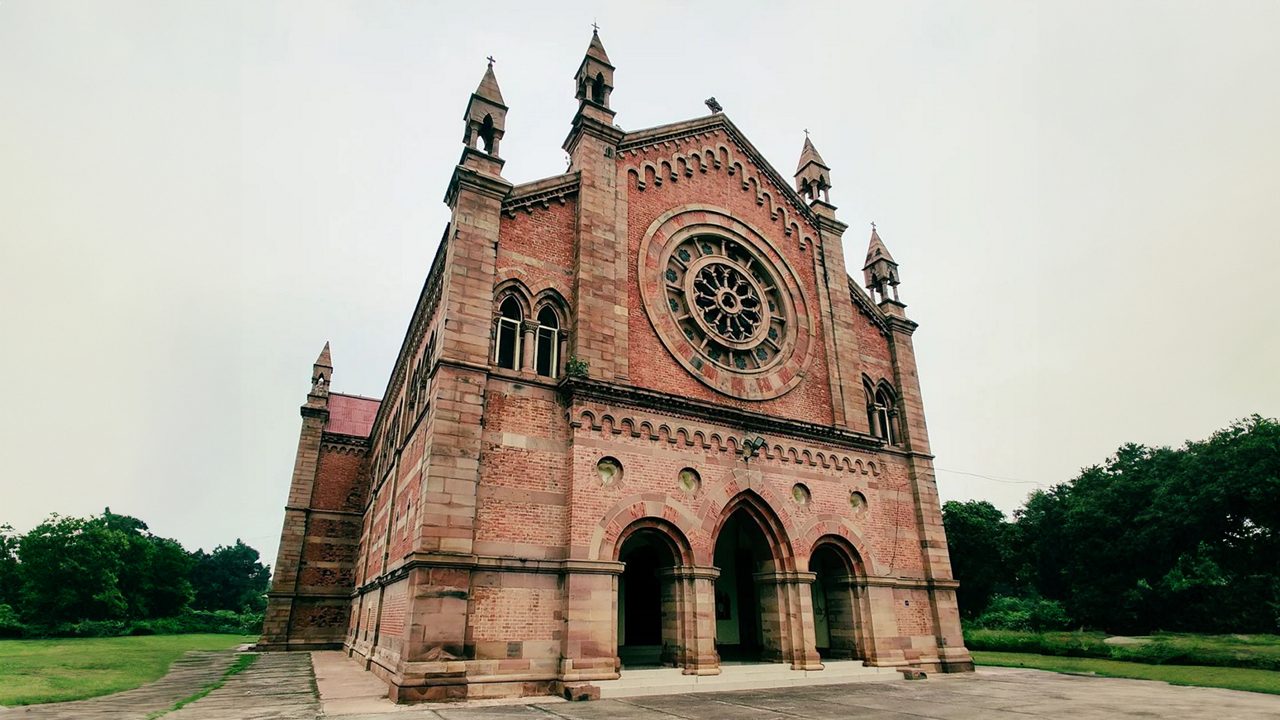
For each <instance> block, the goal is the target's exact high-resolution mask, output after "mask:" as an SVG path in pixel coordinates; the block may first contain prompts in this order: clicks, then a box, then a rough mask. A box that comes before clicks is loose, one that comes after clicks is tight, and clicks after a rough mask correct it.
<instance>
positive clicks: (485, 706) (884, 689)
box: [0, 652, 1280, 720]
mask: <svg viewBox="0 0 1280 720" xmlns="http://www.w3.org/2000/svg"><path fill="white" fill-rule="evenodd" d="M189 670H190V668H188V667H184V666H181V665H179V666H177V667H175V670H174V671H173V672H172V673H171V676H173V677H174V678H175V679H176V678H179V677H181V676H182V675H183V674H185V673H187V672H188V671H189ZM168 679H169V676H166V678H165V680H168ZM165 680H161V681H157V683H153V684H152V685H149V686H146V687H144V688H139V689H138V690H135V691H130V692H127V693H119V694H117V695H113V696H107V697H105V698H98V699H96V700H92V701H81V702H74V703H59V704H52V705H43V706H33V707H29V708H8V709H0V718H3V719H4V720H8V719H9V718H56V719H59V720H61V719H63V718H66V719H67V720H71V719H72V718H75V719H76V720H81V719H84V720H95V719H97V718H102V719H104V720H105V719H111V720H115V719H117V718H119V719H121V720H123V719H124V718H139V719H142V718H146V717H148V716H149V715H150V714H151V713H153V712H155V711H157V710H161V709H163V708H162V707H160V706H159V705H160V704H161V703H162V702H164V701H165V699H167V698H168V697H169V695H168V694H165V695H164V697H163V698H162V697H160V695H159V694H157V687H158V688H164V687H166V685H165V684H164V683H165ZM370 680H371V678H370V677H369V676H368V675H367V673H364V672H363V671H361V670H360V669H359V666H358V665H357V664H355V663H353V662H351V661H350V660H348V659H346V658H345V657H343V656H342V655H341V654H340V653H316V654H315V655H314V658H313V656H311V655H308V654H306V653H297V652H295V653H265V654H263V655H262V657H260V658H258V660H257V662H255V663H254V664H253V665H252V666H250V667H249V668H248V669H246V670H245V671H243V672H241V673H240V674H238V675H234V676H232V677H230V678H228V679H227V681H226V683H225V684H224V685H223V686H222V687H221V688H219V689H217V690H214V691H213V692H212V693H210V694H209V695H208V696H206V697H204V698H202V699H201V700H198V701H196V702H194V703H191V704H189V705H187V706H185V707H183V708H182V709H181V710H177V711H173V712H169V713H167V714H164V715H163V718H164V720H313V719H314V720H319V719H321V718H341V719H342V720H523V719H525V718H528V719H530V720H535V719H536V720H556V719H557V718H558V719H560V720H669V719H671V718H682V719H686V720H687V719H690V718H707V719H708V720H766V719H770V720H772V719H774V718H813V719H814V720H847V719H848V718H871V719H874V720H908V719H910V720H928V719H931V718H936V719H937V720H970V719H973V720H979V719H981V720H1014V719H1017V720H1030V719H1033V718H1068V717H1069V718H1072V719H1073V720H1103V719H1106V720H1111V719H1113V718H1121V719H1123V718H1153V717H1158V718H1169V719H1173V720H1181V719H1191V718H1196V719H1198V718H1212V719H1213V720H1226V719H1228V718H1231V719H1233V720H1234V719H1238V720H1254V719H1255V718H1256V719H1257V720H1263V719H1266V720H1274V718H1277V717H1280V696H1275V695H1264V694H1260V693H1249V692H1239V691H1234V690H1219V689H1215V688H1197V687H1177V686H1173V685H1167V684H1165V683H1159V682H1150V681H1145V680H1120V679H1109V678H1096V677H1084V676H1078V675H1061V674H1057V673H1050V672H1042V671H1039V670H1021V669H1012V668H985V667H984V668H979V669H978V671H977V673H975V674H972V675H941V676H939V675H934V676H930V677H929V679H927V680H918V681H910V682H908V681H902V680H896V681H891V682H874V681H870V682H869V681H864V682H858V683H852V684H848V685H817V686H799V687H796V686H792V687H782V688H776V689H768V690H737V691H730V692H717V693H700V694H684V695H652V696H645V697H630V698H617V699H606V700H598V701H593V702H575V703H570V702H565V701H563V700H559V699H557V698H548V697H531V698H524V699H522V700H510V699H508V700H488V701H484V700H480V701H470V702H463V703H454V704H435V705H395V704H394V703H392V702H391V701H390V700H388V699H387V698H386V697H385V692H386V686H385V685H383V684H381V683H378V682H370ZM184 684H186V683H184ZM317 685H318V686H319V689H318V690H317ZM147 698H151V699H150V700H149V701H148V700H146V699H147ZM168 702H172V700H169V701H168Z"/></svg>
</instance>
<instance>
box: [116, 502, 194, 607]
mask: <svg viewBox="0 0 1280 720" xmlns="http://www.w3.org/2000/svg"><path fill="white" fill-rule="evenodd" d="M94 522H98V523H101V524H102V525H103V526H104V527H105V528H107V529H108V530H109V531H111V532H114V533H118V534H119V535H120V537H121V539H122V542H123V546H122V550H121V553H120V572H119V575H118V578H117V583H118V586H119V588H120V592H121V594H122V595H123V596H124V598H125V602H126V603H127V604H128V616H129V617H130V618H133V619H144V618H156V617H171V616H173V615H176V614H178V613H179V612H181V611H182V610H183V608H185V607H186V606H187V604H188V603H189V602H190V601H191V598H192V596H193V595H194V593H193V590H192V587H191V581H190V580H189V579H188V576H189V575H190V573H191V568H192V566H194V565H195V560H194V558H192V557H191V555H190V554H189V553H187V551H186V550H185V549H183V547H182V546H181V545H180V544H178V543H177V542H176V541H174V540H169V539H167V538H162V537H158V536H156V535H153V534H151V532H150V531H149V529H148V528H147V524H146V523H144V522H142V521H141V520H139V519H138V518H135V517H130V516H128V515H117V514H116V513H113V512H111V508H107V509H106V510H104V511H103V513H102V516H101V517H99V518H95V520H94Z"/></svg>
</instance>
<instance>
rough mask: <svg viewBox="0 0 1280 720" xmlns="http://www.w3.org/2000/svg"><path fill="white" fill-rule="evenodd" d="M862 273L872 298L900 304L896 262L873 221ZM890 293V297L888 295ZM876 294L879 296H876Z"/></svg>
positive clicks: (882, 301)
mask: <svg viewBox="0 0 1280 720" xmlns="http://www.w3.org/2000/svg"><path fill="white" fill-rule="evenodd" d="M862 275H863V278H864V279H865V280H866V285H867V291H868V292H870V293H871V299H872V300H877V301H878V302H881V303H884V302H892V303H896V304H899V305H901V304H902V303H901V302H899V301H898V263H897V262H896V261H895V260H894V259H893V256H892V255H890V254H889V248H888V247H886V246H885V244H884V241H883V240H881V239H880V233H879V232H877V231H876V224H875V223H871V242H870V243H869V244H868V245H867V260H866V263H864V264H863V266H862ZM890 288H892V290H890ZM891 293H892V295H893V297H892V298H890V297H889V295H890V294H891ZM877 294H878V295H879V298H877V297H876V296H877Z"/></svg>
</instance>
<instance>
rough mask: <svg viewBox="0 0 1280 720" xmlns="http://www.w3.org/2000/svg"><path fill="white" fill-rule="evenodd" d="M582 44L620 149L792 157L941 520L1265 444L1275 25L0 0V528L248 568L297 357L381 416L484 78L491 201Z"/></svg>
mask: <svg viewBox="0 0 1280 720" xmlns="http://www.w3.org/2000/svg"><path fill="white" fill-rule="evenodd" d="M593 20H598V21H599V23H600V26H601V37H602V38H603V40H604V43H605V46H606V48H607V49H608V52H609V55H610V57H611V59H612V60H613V62H614V64H616V65H617V67H618V70H617V78H616V84H617V89H616V90H615V92H614V93H613V98H612V100H613V106H614V108H615V109H616V110H617V111H618V118H617V121H618V123H619V124H620V125H622V126H623V127H624V128H626V129H629V130H632V129H639V128H643V127H648V126H652V125H656V124H661V123H666V122H672V121H677V120H682V119H687V118H690V117H694V116H699V115H702V114H705V112H706V109H705V107H704V106H703V104H702V100H703V99H704V98H706V97H708V96H711V95H714V96H716V98H718V99H719V101H720V102H721V103H722V104H723V106H724V108H725V112H726V113H727V114H728V115H729V117H731V118H732V119H733V121H734V122H735V123H737V124H738V126H739V127H740V128H742V130H743V131H744V132H745V133H746V134H747V135H748V136H749V137H750V138H751V140H752V142H753V143H755V145H756V146H757V147H758V148H759V149H760V150H761V151H762V152H763V153H764V154H765V156H766V157H768V158H769V159H770V160H771V161H772V162H773V163H774V165H775V166H776V167H777V168H778V169H779V170H780V171H781V172H782V174H783V175H784V176H787V177H789V176H790V174H791V171H792V170H793V169H794V167H795V163H796V159H797V157H798V156H799V151H800V146H801V143H802V141H803V134H802V130H803V129H804V128H809V129H810V130H811V131H812V133H813V139H814V142H815V144H816V145H817V146H818V148H819V150H820V151H821V152H822V155H823V157H824V158H825V159H826V160H827V162H828V163H829V164H830V165H831V166H832V168H833V179H834V182H835V187H834V188H833V190H832V201H833V202H834V203H835V204H837V205H838V206H839V207H840V210H839V216H840V217H841V218H842V219H843V220H845V221H846V222H848V223H849V224H850V226H851V229H850V230H849V233H848V235H847V237H846V240H847V249H846V251H847V254H848V256H849V258H851V260H855V261H857V260H860V259H861V258H862V256H863V254H864V253H865V247H866V245H865V243H866V237H867V228H868V223H869V222H870V221H872V220H874V221H876V223H877V224H878V226H879V228H880V232H881V235H882V236H883V238H884V240H885V242H886V243H887V244H888V245H889V247H890V249H891V250H892V252H893V254H894V255H895V257H896V258H897V259H898V261H899V262H900V263H901V265H902V270H901V272H902V278H903V285H902V288H901V290H902V297H903V300H904V301H906V302H907V303H908V304H909V306H910V307H909V310H908V312H909V314H910V315H911V317H913V318H914V319H915V320H917V321H918V322H920V323H921V327H920V330H919V331H918V332H917V334H916V348H917V354H918V358H919V362H920V370H921V373H922V382H923V386H924V391H925V403H926V408H927V413H928V421H929V429H930V434H931V438H932V441H933V447H934V450H935V452H936V454H937V463H938V465H939V467H940V468H944V469H947V470H949V471H943V472H941V473H940V475H939V487H940V490H941V492H942V494H943V497H944V498H945V499H965V498H985V499H989V500H991V501H992V502H994V503H995V504H996V505H997V506H999V507H1001V508H1002V509H1004V510H1006V511H1012V510H1013V509H1014V508H1015V507H1017V506H1018V505H1019V504H1020V502H1021V501H1022V499H1023V497H1025V495H1026V493H1027V492H1028V491H1029V490H1030V489H1032V488H1034V487H1035V485H1033V484H1025V483H1042V484H1049V483H1054V482H1059V481H1063V480H1066V479H1068V478H1070V477H1071V476H1072V475H1073V474H1075V472H1077V471H1078V469H1079V468H1080V467H1082V466H1085V465H1088V464H1092V463H1095V462H1099V461H1101V460H1102V459H1103V458H1104V457H1105V456H1106V455H1107V454H1109V453H1110V452H1111V451H1113V450H1114V449H1115V448H1116V447H1117V446H1118V445H1119V444H1121V443H1123V442H1126V441H1134V442H1142V443H1148V444H1178V443H1181V442H1182V441H1183V440H1185V439H1187V438H1200V437H1204V436H1206V435H1207V434H1208V433H1210V432H1211V431H1213V430H1214V429H1216V428H1219V427H1222V426H1224V425H1226V424H1227V423H1229V422H1230V421H1231V420H1232V419H1234V418H1237V417H1240V416H1243V415H1246V414H1248V413H1252V412H1258V413H1262V414H1264V415H1270V416H1273V417H1274V416H1276V415H1280V380H1278V379H1277V369H1278V368H1280V331H1278V329H1277V320H1278V317H1280V300H1278V295H1277V291H1276V288H1275V282H1274V278H1275V276H1276V271H1277V269H1278V268H1280V131H1278V130H1277V128H1280V81H1278V80H1277V73H1278V71H1280V43H1277V42H1276V30H1277V28H1280V3H1276V2H1260V3H1245V2H1228V3H1221V2H1214V3H1210V2H1116V1H1114V0H1109V1H1107V2H1062V3H1048V2H1045V3H1034V2H1029V1H1022V0H1019V1H1017V2H967V3H954V2H937V3H925V2H913V3H912V2H909V3H885V2H872V3H825V4H824V3H816V2H808V3H803V4H782V3H772V2H770V3H746V2H722V3H698V4H692V3H634V2H631V3H620V4H617V5H613V4H608V3H603V2H596V3H573V4H569V3H501V2H499V3H494V2H486V3H477V4H463V3H427V2H365V3H335V2H314V3H267V2H245V3H232V2H200V3H197V2H172V1H170V0H157V1H156V2H112V3H105V2H102V3H98V2H89V1H88V0H85V1H83V2H53V1H48V0H29V1H26V0H0V303H2V307H3V311H2V312H0V347H2V348H3V350H4V351H3V352H2V353H0V373H2V375H3V378H4V380H5V382H6V385H7V387H6V389H5V391H4V396H3V397H4V400H3V402H0V443H3V444H2V445H0V452H3V455H4V457H5V463H4V466H3V470H0V522H4V521H8V522H11V523H13V524H14V525H15V526H17V527H18V529H20V530H26V529H28V528H30V527H31V526H32V525H34V524H35V523H37V522H38V521H39V520H40V519H41V518H43V517H44V516H46V515H47V514H48V513H51V512H55V511H56V512H59V513H62V514H76V515H85V514H91V513H96V512H99V511H100V510H101V509H102V508H103V507H104V506H107V505H109V506H111V508H112V510H114V511H117V512H124V513H129V514H132V515H136V516H138V517H140V518H142V519H143V520H145V521H146V522H147V523H149V524H150V525H151V527H152V529H153V530H155V531H156V532H158V533H160V534H162V535H166V536H171V537H174V538H177V539H178V540H180V541H182V542H183V543H184V544H186V545H187V546H188V547H191V548H194V547H198V546H203V547H206V548H208V547H212V546H213V545H216V544H219V543H229V542H232V541H233V540H234V539H235V538H236V537H242V538H244V539H245V541H246V542H249V543H250V544H252V545H254V546H256V547H258V548H259V549H260V550H261V551H262V553H263V555H264V556H265V557H266V558H268V559H270V558H271V557H272V556H273V555H274V552H275V547H276V543H277V541H278V538H279V531H280V522H281V518H282V507H283V504H284V500H285V495H286V491H287V488H288V484H289V477H290V471H291V468H292V464H293V455H294V450H295V445H296V441H297V433H298V428H299V423H300V418H299V416H298V406H299V405H300V404H301V403H302V402H303V400H304V399H305V394H306V390H307V387H308V381H309V378H310V369H311V362H312V361H313V360H314V358H315V356H316V355H317V353H318V352H319V350H320V347H321V346H322V345H323V344H324V342H325V340H331V341H332V343H333V358H334V362H335V365H336V368H335V385H334V386H335V389H337V390H340V391H345V392H354V393H358V394H364V395H373V396H380V395H381V393H382V390H383V387H384V385H385V382H386V377H387V374H388V373H389V372H390V368H391V364H392V362H393V361H394V359H395V353H396V351H397V350H398V348H399V345H400V341H401V339H402V334H403V331H404V328H405V325H406V323H407V322H408V318H409V313H410V311H411V309H412V306H413V303H414V301H415V299H416V297H417V294H418V291H419V289H420V288H421V285H422V281H423V278H424V276H425V274H426V270H427V265H428V263H429V262H430V259H431V257H432V254H433V251H434V249H435V246H436V243H437V241H438V240H439V238H440V235H441V233H442V231H443V229H444V226H445V223H446V222H447V219H448V212H447V208H446V207H445V205H444V204H443V202H442V201H441V198H442V197H443V194H444V190H445V187H446V184H447V183H448V180H449V176H450V173H451V171H452V167H453V165H454V164H455V163H456V162H457V159H458V156H459V154H460V151H461V145H460V140H461V137H462V123H461V117H462V111H463V108H464V107H465V104H466V101H467V97H468V95H469V93H470V92H471V91H472V90H473V89H474V87H475V85H476V83H478V82H479V79H480V76H481V74H482V73H483V71H484V57H485V56H486V55H488V54H490V53H492V54H493V55H495V56H496V57H497V58H498V64H497V66H496V71H497V75H498V80H499V82H500V84H501V86H502V91H503V94H504V96H505V98H506V100H507V103H508V105H510V107H511V111H510V114H509V116H508V126H507V133H506V137H505V138H504V140H503V143H502V150H503V154H504V156H505V157H506V159H507V166H506V171H505V174H506V177H507V178H508V179H510V180H512V181H515V182H523V181H527V180H533V179H536V178H540V177H545V176H548V175H554V174H557V173H559V172H561V171H563V169H564V167H565V160H564V155H563V153H562V152H561V150H560V144H561V142H562V141H563V139H564V136H565V134H566V133H567V131H568V128H569V121H570V119H571V118H572V115H573V111H574V108H575V103H574V101H573V87H572V74H573V72H574V70H575V69H576V67H577V64H578V62H579V61H580V60H581V58H582V55H583V53H584V51H585V50H586V46H587V42H588V40H589V38H590V24H591V22H592V21H593ZM856 269H857V268H855V270H856ZM951 471H963V472H967V473H977V474H981V475H986V476H992V477H998V478H1006V479H1016V480H1021V481H1025V482H1024V484H1014V483H1008V482H999V481H995V480H989V479H984V478H980V477H973V476H970V475H963V474H957V473H956V472H951Z"/></svg>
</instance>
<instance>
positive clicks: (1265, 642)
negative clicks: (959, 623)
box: [964, 628, 1280, 670]
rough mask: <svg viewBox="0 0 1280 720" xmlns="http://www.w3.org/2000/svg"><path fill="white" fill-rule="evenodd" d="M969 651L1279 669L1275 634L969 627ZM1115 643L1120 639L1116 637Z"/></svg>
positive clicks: (1279, 641) (1279, 640)
mask: <svg viewBox="0 0 1280 720" xmlns="http://www.w3.org/2000/svg"><path fill="white" fill-rule="evenodd" d="M964 639H965V645H966V646H968V648H969V649H970V650H981V651H985V652H1002V653H1034V654H1038V655H1057V656H1067V657H1094V658H1103V659H1108V660H1127V661H1129V662H1137V663H1146V664H1150V665H1212V666H1215V667H1236V668H1253V669H1257V670H1280V636H1278V635H1264V634H1250V635H1199V634H1195V633H1157V634H1155V635H1145V636H1138V637H1132V638H1128V639H1127V640H1124V641H1123V642H1122V643H1118V644H1110V643H1107V642H1106V640H1107V635H1106V634H1105V633H1101V632H1091V631H1086V632H1065V631H1064V632H1039V633H1037V632H1030V631H1023V630H983V629H980V628H969V629H966V630H965V634H964ZM1117 639H1119V638H1117Z"/></svg>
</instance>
